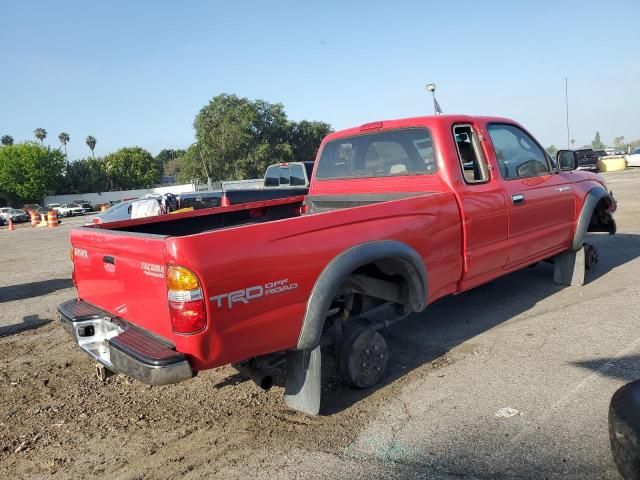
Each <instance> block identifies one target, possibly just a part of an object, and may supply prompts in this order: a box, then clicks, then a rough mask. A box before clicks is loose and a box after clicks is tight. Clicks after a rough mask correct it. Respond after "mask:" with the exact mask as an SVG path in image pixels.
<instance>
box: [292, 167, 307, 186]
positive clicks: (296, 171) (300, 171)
mask: <svg viewBox="0 0 640 480" xmlns="http://www.w3.org/2000/svg"><path fill="white" fill-rule="evenodd" d="M289 171H290V175H291V186H292V187H304V186H305V185H306V184H307V181H306V180H305V177H304V167H303V166H302V165H291V166H290V167H289Z"/></svg>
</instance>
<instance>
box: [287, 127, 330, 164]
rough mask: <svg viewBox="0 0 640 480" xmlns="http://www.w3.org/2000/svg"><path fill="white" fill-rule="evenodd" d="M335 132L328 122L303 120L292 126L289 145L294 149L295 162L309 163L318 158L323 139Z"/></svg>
mask: <svg viewBox="0 0 640 480" xmlns="http://www.w3.org/2000/svg"><path fill="white" fill-rule="evenodd" d="M332 131H333V130H332V129H331V125H329V124H328V123H326V122H314V121H309V120H302V121H300V122H297V123H292V124H291V133H290V136H289V143H290V144H291V147H292V148H293V161H294V162H308V161H313V160H315V158H316V153H317V152H318V147H319V146H320V142H322V139H323V138H324V137H326V136H327V135H329V134H330V133H331V132H332Z"/></svg>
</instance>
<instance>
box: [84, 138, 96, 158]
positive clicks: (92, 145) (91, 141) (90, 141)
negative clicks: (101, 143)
mask: <svg viewBox="0 0 640 480" xmlns="http://www.w3.org/2000/svg"><path fill="white" fill-rule="evenodd" d="M85 142H86V144H87V146H88V147H89V148H90V149H91V156H92V157H93V158H96V156H95V154H94V153H93V151H94V150H95V148H96V143H98V141H97V140H96V137H94V136H93V135H89V136H88V137H87V139H86V140H85Z"/></svg>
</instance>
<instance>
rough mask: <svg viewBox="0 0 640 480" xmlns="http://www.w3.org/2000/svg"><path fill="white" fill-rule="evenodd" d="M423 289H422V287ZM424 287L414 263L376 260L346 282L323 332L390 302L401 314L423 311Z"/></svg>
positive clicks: (330, 311)
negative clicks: (338, 323)
mask: <svg viewBox="0 0 640 480" xmlns="http://www.w3.org/2000/svg"><path fill="white" fill-rule="evenodd" d="M421 289H422V290H421ZM423 289H424V286H423V285H422V282H421V281H420V277H419V276H418V274H417V272H416V271H415V268H414V267H413V265H411V264H410V263H409V262H407V261H406V260H403V259H401V258H385V259H382V260H375V261H372V262H370V263H367V264H365V265H362V266H360V267H358V268H356V269H355V270H353V271H352V272H351V273H350V274H349V275H348V276H347V277H346V278H345V280H344V281H343V283H342V285H341V286H340V288H339V289H338V291H337V293H336V295H335V297H334V298H333V299H332V301H331V306H330V307H329V310H328V312H327V317H326V322H325V325H324V329H323V330H324V331H325V332H327V331H329V330H331V329H333V328H334V327H335V325H336V323H337V322H340V323H344V322H345V321H347V320H349V319H350V318H353V317H357V316H358V315H361V314H362V313H364V312H366V311H368V310H371V309H373V308H376V307H379V306H380V305H382V304H385V303H389V304H392V305H394V306H395V307H396V310H397V312H398V315H407V314H409V313H411V312H412V311H420V310H422V309H423V308H424V306H423V305H422V304H423V298H422V297H423V296H424V293H423Z"/></svg>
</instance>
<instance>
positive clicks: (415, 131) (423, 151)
mask: <svg viewBox="0 0 640 480" xmlns="http://www.w3.org/2000/svg"><path fill="white" fill-rule="evenodd" d="M435 171H436V160H435V154H434V150H433V142H432V140H431V133H430V132H429V130H427V129H426V128H408V129H403V130H387V131H384V132H380V133H370V134H365V135H359V136H356V137H348V138H340V139H338V140H334V141H332V142H329V143H327V144H326V145H325V146H324V148H323V149H322V153H321V155H320V160H319V162H318V168H317V171H316V179H319V180H322V179H330V178H354V177H387V176H396V175H416V174H430V173H434V172H435Z"/></svg>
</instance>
